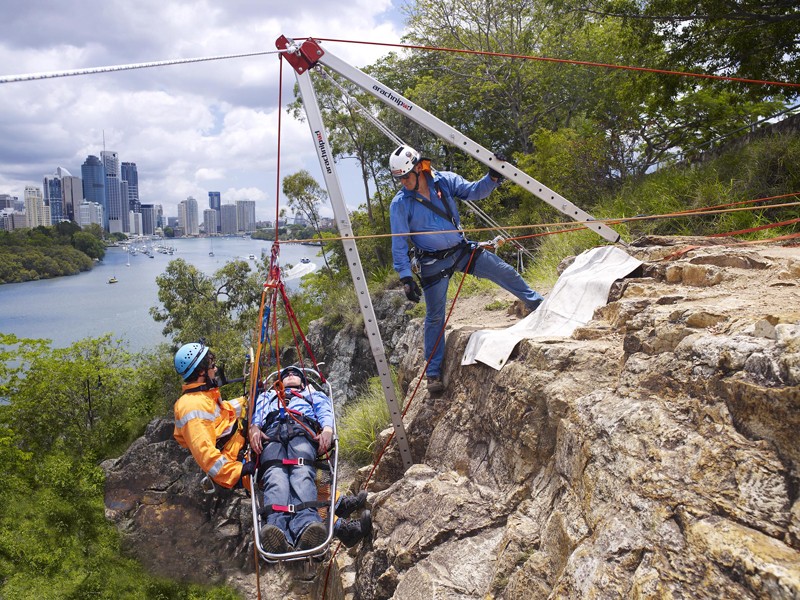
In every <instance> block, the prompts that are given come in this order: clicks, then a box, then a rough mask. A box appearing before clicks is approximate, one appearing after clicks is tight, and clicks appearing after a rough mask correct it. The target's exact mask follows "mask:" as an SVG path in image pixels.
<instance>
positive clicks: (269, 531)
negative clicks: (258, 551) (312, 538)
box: [259, 525, 292, 554]
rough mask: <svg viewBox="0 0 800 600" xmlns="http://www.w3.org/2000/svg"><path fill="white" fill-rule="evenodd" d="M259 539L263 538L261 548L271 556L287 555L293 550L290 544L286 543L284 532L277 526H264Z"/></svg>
mask: <svg viewBox="0 0 800 600" xmlns="http://www.w3.org/2000/svg"><path fill="white" fill-rule="evenodd" d="M259 537H260V538H261V547H262V548H264V551H265V552H269V553H270V554H286V553H287V552H289V551H291V549H292V548H291V546H289V542H287V541H286V536H285V535H284V534H283V531H281V530H280V528H279V527H276V526H275V525H264V527H262V528H261V533H260V534H259Z"/></svg>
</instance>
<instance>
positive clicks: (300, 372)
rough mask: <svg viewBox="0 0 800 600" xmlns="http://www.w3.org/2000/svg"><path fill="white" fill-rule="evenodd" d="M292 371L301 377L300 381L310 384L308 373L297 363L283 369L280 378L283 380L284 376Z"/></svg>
mask: <svg viewBox="0 0 800 600" xmlns="http://www.w3.org/2000/svg"><path fill="white" fill-rule="evenodd" d="M290 373H294V374H295V375H297V376H298V377H299V378H300V381H302V382H303V385H307V384H308V380H307V379H306V374H305V372H304V371H303V369H301V368H300V367H297V366H295V365H291V366H289V367H286V368H285V369H281V374H280V379H281V380H283V378H284V377H286V376H287V375H289V374H290Z"/></svg>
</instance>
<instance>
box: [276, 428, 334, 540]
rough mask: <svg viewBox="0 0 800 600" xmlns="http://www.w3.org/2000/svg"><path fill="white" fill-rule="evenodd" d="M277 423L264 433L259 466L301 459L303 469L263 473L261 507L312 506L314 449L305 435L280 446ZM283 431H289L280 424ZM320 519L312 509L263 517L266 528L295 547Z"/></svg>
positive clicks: (314, 475) (291, 468)
mask: <svg viewBox="0 0 800 600" xmlns="http://www.w3.org/2000/svg"><path fill="white" fill-rule="evenodd" d="M280 427H281V424H280V423H274V424H273V425H271V426H270V427H269V428H267V430H266V431H265V433H266V434H267V436H268V437H269V439H270V442H269V443H267V445H266V446H265V447H264V450H263V451H262V453H261V462H262V463H264V462H265V461H268V460H275V459H281V458H303V459H305V460H306V461H307V463H308V464H306V465H303V466H291V465H289V466H281V465H276V466H272V467H269V468H268V469H267V472H266V475H265V476H264V506H269V505H272V504H280V505H284V506H285V505H289V504H300V503H302V502H314V501H316V499H317V483H316V477H317V470H316V469H315V468H314V467H313V466H310V465H312V464H313V463H314V461H315V460H316V458H317V449H316V448H315V446H314V444H312V443H311V441H310V440H309V439H308V438H307V437H306V436H305V435H302V434H301V435H296V436H295V437H293V438H291V439H289V440H287V441H286V443H285V444H284V443H283V442H281V439H280V433H281V432H280ZM283 427H291V425H290V424H284V425H283ZM320 521H322V518H321V517H320V516H319V514H318V513H317V509H316V508H305V509H303V510H301V511H299V512H297V513H286V512H273V513H270V514H269V515H268V516H267V524H269V525H275V526H277V527H279V528H280V529H281V530H282V531H283V533H284V534H285V535H286V540H287V541H288V542H289V543H290V544H292V545H293V546H297V542H298V540H299V539H300V535H301V534H302V533H303V531H304V530H305V528H306V527H307V526H308V525H310V524H311V523H315V522H320Z"/></svg>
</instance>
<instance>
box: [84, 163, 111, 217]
mask: <svg viewBox="0 0 800 600" xmlns="http://www.w3.org/2000/svg"><path fill="white" fill-rule="evenodd" d="M81 178H82V179H83V197H84V199H86V201H88V202H95V203H97V204H99V205H100V206H102V207H103V229H105V230H106V231H108V201H107V200H106V170H105V167H103V163H102V161H101V160H100V159H99V158H97V157H96V156H94V155H93V154H90V155H89V156H87V157H86V160H85V161H84V163H83V164H82V165H81Z"/></svg>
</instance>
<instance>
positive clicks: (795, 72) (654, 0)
mask: <svg viewBox="0 0 800 600" xmlns="http://www.w3.org/2000/svg"><path fill="white" fill-rule="evenodd" d="M565 4H569V3H565ZM571 4H572V6H571V8H572V9H573V10H577V11H581V12H583V13H586V14H590V15H593V16H599V17H601V18H620V19H623V20H625V21H626V22H628V23H630V24H631V26H632V27H634V28H636V30H637V31H639V33H640V34H642V35H646V36H653V37H656V38H658V39H660V40H661V41H662V43H663V45H664V47H665V48H666V49H667V53H668V56H669V65H671V66H673V67H675V68H677V67H680V66H689V67H690V68H692V67H701V68H702V69H703V70H704V71H705V72H709V73H714V74H719V75H730V76H736V77H742V78H747V79H762V80H778V81H797V79H798V76H799V75H800V13H798V11H797V3H796V2H794V1H792V0H736V1H735V2H734V1H728V0H643V1H639V0H636V1H634V0H628V1H622V2H620V1H618V0H613V1H612V0H588V1H584V2H581V3H580V4H578V6H577V7H575V4H574V3H571ZM747 93H748V94H749V95H750V96H751V97H753V98H756V99H765V98H766V97H770V96H774V95H778V96H784V97H785V98H787V99H788V98H791V97H793V96H794V95H795V94H796V91H795V90H794V89H792V88H776V87H771V88H766V87H760V86H753V87H751V88H749V90H748V92H747Z"/></svg>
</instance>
